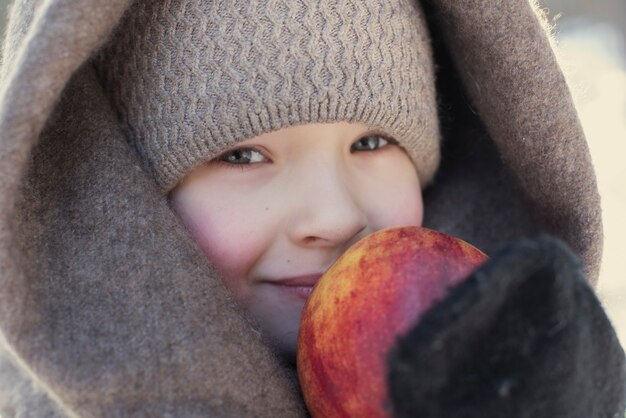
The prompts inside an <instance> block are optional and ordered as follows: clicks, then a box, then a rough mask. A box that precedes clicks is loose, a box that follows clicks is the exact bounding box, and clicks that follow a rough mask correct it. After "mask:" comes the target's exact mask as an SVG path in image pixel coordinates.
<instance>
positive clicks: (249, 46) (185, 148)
mask: <svg viewBox="0 0 626 418" xmlns="http://www.w3.org/2000/svg"><path fill="white" fill-rule="evenodd" d="M415 3H416V2H414V1H411V0H364V1H361V0H360V1H350V0H347V1H343V0H322V1H314V2H310V1H303V0H298V1H294V0H274V1H259V0H229V1H223V0H211V1H205V0H162V1H139V2H135V4H134V5H133V7H132V8H131V9H130V10H129V11H128V13H127V15H126V16H125V18H124V19H123V20H122V22H121V23H120V26H119V27H118V28H117V30H116V32H115V33H114V35H113V38H112V39H111V40H110V41H109V42H108V43H107V44H106V45H105V47H104V48H103V50H102V51H100V53H99V54H98V55H97V56H96V57H95V65H96V68H97V71H98V74H99V76H100V78H101V80H102V82H103V84H104V87H105V90H106V91H107V94H109V96H110V98H111V100H112V101H113V104H114V106H115V107H116V109H117V110H118V111H119V112H120V117H121V119H122V121H123V122H124V126H125V129H127V134H128V137H129V139H130V141H131V142H132V145H133V146H134V147H135V148H136V150H137V152H138V154H139V157H140V159H141V160H142V164H144V167H145V168H146V169H147V170H148V171H150V172H151V173H152V174H153V176H154V177H155V179H156V180H157V183H158V184H159V186H160V187H161V190H162V191H163V192H164V193H167V192H168V191H169V190H171V189H172V188H173V187H174V186H175V185H176V184H177V183H178V182H179V181H180V180H181V179H182V178H183V177H184V176H185V175H186V174H188V173H189V172H191V170H193V169H194V168H195V167H197V166H199V165H201V164H203V163H204V162H206V161H208V160H210V159H212V158H214V157H216V156H217V155H219V154H220V153H221V152H223V151H224V150H226V149H228V148H230V147H232V146H233V145H235V144H236V143H238V142H240V141H243V140H245V139H248V138H251V137H254V136H257V135H260V134H263V133H266V132H269V131H273V130H278V129H280V128H284V127H287V126H290V125H295V124H304V123H316V122H317V123H320V122H321V123H323V122H339V121H350V122H360V123H363V124H366V125H368V126H369V127H370V128H375V129H380V130H382V131H383V132H385V133H386V134H388V135H390V136H391V137H392V138H394V139H396V140H397V141H398V142H399V143H400V145H401V146H403V148H404V149H405V150H406V151H407V153H408V155H409V156H410V158H411V159H412V161H413V163H414V165H415V167H416V169H417V172H418V175H419V178H420V182H421V184H422V186H425V185H426V184H427V183H429V182H430V181H431V179H432V177H433V175H434V172H435V170H436V168H437V165H438V163H439V126H438V119H437V108H436V93H435V85H434V69H433V62H432V56H431V49H430V38H429V35H428V32H427V28H426V24H425V21H424V17H423V15H422V12H421V11H420V9H419V7H418V6H417V5H416V4H415ZM130 28H132V30H130Z"/></svg>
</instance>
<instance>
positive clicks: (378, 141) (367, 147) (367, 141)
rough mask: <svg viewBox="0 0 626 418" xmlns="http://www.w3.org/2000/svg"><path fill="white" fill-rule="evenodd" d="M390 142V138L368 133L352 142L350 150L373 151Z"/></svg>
mask: <svg viewBox="0 0 626 418" xmlns="http://www.w3.org/2000/svg"><path fill="white" fill-rule="evenodd" d="M389 143H390V141H389V140H387V139H385V138H383V137H381V136H380V135H368V136H364V137H363V138H361V139H359V140H358V141H356V142H355V143H354V144H352V146H351V147H350V151H373V150H376V149H379V148H382V147H384V146H385V145H388V144H389Z"/></svg>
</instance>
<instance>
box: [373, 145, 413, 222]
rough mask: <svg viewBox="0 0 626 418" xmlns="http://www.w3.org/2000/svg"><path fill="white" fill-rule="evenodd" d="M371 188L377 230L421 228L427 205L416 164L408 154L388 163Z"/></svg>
mask: <svg viewBox="0 0 626 418" xmlns="http://www.w3.org/2000/svg"><path fill="white" fill-rule="evenodd" d="M377 173H378V175H377V176H376V180H375V182H374V183H373V184H375V185H376V187H370V188H369V196H368V198H367V199H368V201H369V202H370V203H369V207H370V208H369V212H370V215H371V219H372V220H373V221H374V223H375V226H376V227H377V228H385V227H388V226H397V225H417V226H421V225H422V221H423V218H424V204H423V200H422V191H421V188H420V184H419V179H418V177H417V173H416V172H415V168H414V167H413V164H412V163H411V162H410V160H409V159H408V157H406V156H405V155H404V154H402V155H398V156H396V157H395V158H393V159H389V160H387V161H385V162H384V165H383V166H381V167H380V168H379V170H377Z"/></svg>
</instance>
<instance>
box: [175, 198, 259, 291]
mask: <svg viewBox="0 0 626 418" xmlns="http://www.w3.org/2000/svg"><path fill="white" fill-rule="evenodd" d="M174 210H175V211H176V213H177V214H178V216H179V217H180V219H181V221H182V222H183V224H184V225H185V227H186V228H187V229H188V230H189V232H190V234H191V235H192V237H193V238H194V240H195V241H196V242H197V243H198V246H199V247H200V248H201V249H202V251H203V252H204V253H205V255H206V256H207V258H208V259H209V260H210V261H211V263H212V264H213V266H215V267H216V268H217V269H218V271H219V272H220V274H221V275H222V276H223V279H224V281H225V283H226V285H227V287H228V288H229V289H230V290H231V291H233V293H234V294H235V295H236V296H237V297H238V298H239V299H243V298H245V297H246V286H247V284H248V280H247V278H248V274H249V271H250V270H251V269H252V268H253V266H254V262H255V260H257V259H258V257H259V255H260V254H261V253H262V251H263V240H262V234H260V233H259V229H258V222H259V220H258V218H257V216H255V214H256V215H258V213H256V211H248V210H247V208H246V207H245V206H242V205H236V204H233V205H230V206H228V207H226V206H221V205H216V204H211V203H210V202H209V201H207V200H203V199H198V198H189V197H187V198H186V199H181V200H178V201H177V202H176V203H175V205H174ZM250 212H253V213H250Z"/></svg>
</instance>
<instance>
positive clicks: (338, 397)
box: [297, 226, 488, 418]
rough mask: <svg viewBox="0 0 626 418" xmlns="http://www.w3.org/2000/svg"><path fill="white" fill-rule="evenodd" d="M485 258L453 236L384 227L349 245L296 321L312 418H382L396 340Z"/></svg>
mask: <svg viewBox="0 0 626 418" xmlns="http://www.w3.org/2000/svg"><path fill="white" fill-rule="evenodd" d="M487 259H488V257H487V256H486V255H485V254H484V253H483V252H481V251H480V250H478V249H477V248H475V247H473V246H472V245H470V244H468V243H466V242H465V241H462V240H460V239H458V238H456V237H453V236H450V235H447V234H444V233H441V232H437V231H433V230H431V229H427V228H422V227H417V226H401V227H391V228H386V229H382V230H379V231H377V232H375V233H373V234H370V235H368V236H366V237H364V238H363V239H361V240H360V241H358V242H357V243H355V244H354V245H352V246H351V247H350V248H349V249H348V250H347V251H346V252H345V253H344V254H343V255H342V256H341V257H340V258H339V259H338V260H337V261H336V262H335V263H334V264H333V265H332V266H331V267H330V268H329V269H328V271H326V272H325V273H324V275H323V276H322V277H321V278H320V280H319V281H318V282H317V284H316V285H315V287H314V288H313V291H312V293H311V295H310V297H309V298H308V300H307V302H306V304H305V306H304V309H303V312H302V319H301V322H300V331H299V334H298V347H297V368H298V378H299V381H300V384H301V388H302V393H303V396H304V400H305V402H306V405H307V408H308V409H309V412H310V413H311V415H312V416H313V417H314V418H321V417H323V418H334V417H368V418H376V417H389V416H390V414H389V412H388V406H387V404H388V394H387V383H386V379H387V367H386V359H387V354H388V352H389V350H390V348H391V347H392V346H393V344H394V342H395V340H396V338H397V337H398V336H400V335H402V334H404V333H406V332H407V331H409V329H410V328H411V327H412V325H414V324H416V323H417V321H418V320H419V318H420V317H421V316H422V314H423V313H424V312H425V311H426V310H427V309H429V308H430V307H431V306H432V305H433V303H435V302H436V301H438V300H441V299H442V298H443V297H444V296H445V294H446V293H447V291H448V289H449V288H450V287H452V286H454V285H456V284H458V283H459V282H460V281H462V280H463V279H465V278H466V277H467V276H469V275H470V274H471V273H472V272H473V271H474V270H475V269H476V268H477V267H479V266H480V265H482V264H483V263H484V262H485V261H486V260H487Z"/></svg>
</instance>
